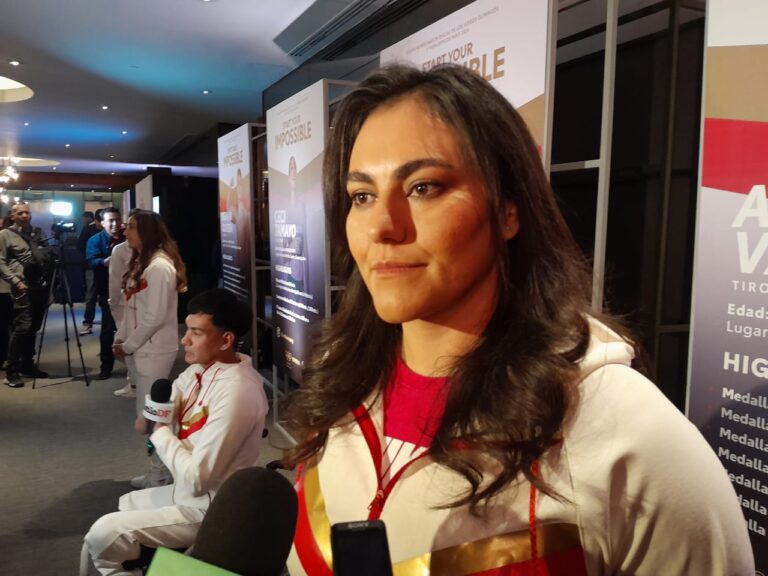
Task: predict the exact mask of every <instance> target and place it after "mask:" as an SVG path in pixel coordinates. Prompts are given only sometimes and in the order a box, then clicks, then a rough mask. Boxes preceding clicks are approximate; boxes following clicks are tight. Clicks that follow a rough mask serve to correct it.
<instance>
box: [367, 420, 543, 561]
mask: <svg viewBox="0 0 768 576" xmlns="http://www.w3.org/2000/svg"><path fill="white" fill-rule="evenodd" d="M352 413H353V414H354V416H355V420H357V424H358V426H360V430H361V431H362V433H363V438H365V443H366V444H367V445H368V451H369V452H370V453H371V457H372V458H373V465H374V468H375V470H376V496H374V498H373V501H372V502H371V504H370V505H369V506H368V510H369V513H368V520H377V519H378V518H380V517H381V513H382V512H383V510H384V504H386V502H387V498H388V497H389V495H390V494H391V493H392V490H393V489H394V487H395V484H397V482H398V481H399V480H400V478H401V477H402V475H403V473H404V472H405V471H406V470H407V469H408V468H409V467H410V466H411V465H412V464H413V463H415V462H417V461H419V460H421V459H422V458H424V456H426V455H427V454H429V450H426V451H425V452H423V453H422V454H420V455H418V456H416V458H413V459H411V460H409V461H408V462H406V463H405V464H404V465H403V467H402V468H400V470H398V471H397V473H396V474H395V475H394V476H393V477H392V479H391V480H390V481H389V483H388V484H387V485H386V486H384V485H383V484H384V474H385V473H386V471H385V472H384V473H382V471H381V466H382V460H383V453H382V450H381V441H380V440H379V434H378V433H377V431H376V427H375V426H374V424H373V420H372V418H371V414H370V412H369V410H368V408H366V407H365V406H363V405H360V406H358V407H357V408H355V410H354V411H353V412H352ZM460 449H461V448H460ZM387 469H389V468H387ZM531 472H532V473H533V475H534V477H536V478H538V477H539V475H540V471H539V461H538V460H536V461H534V462H533V464H532V465H531ZM528 536H529V538H530V546H531V561H532V562H533V571H534V576H536V575H537V574H538V565H539V551H538V544H537V542H536V487H535V486H534V485H533V484H531V490H530V497H529V501H528Z"/></svg>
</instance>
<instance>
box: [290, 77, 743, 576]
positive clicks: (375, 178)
mask: <svg viewBox="0 0 768 576" xmlns="http://www.w3.org/2000/svg"><path fill="white" fill-rule="evenodd" d="M333 124H334V129H333V131H332V133H331V137H330V141H329V143H328V147H327V149H326V156H325V166H324V188H325V202H326V210H327V218H328V224H329V230H330V235H331V242H332V246H333V249H334V256H333V257H334V259H335V260H334V264H335V265H338V266H337V269H338V270H339V271H340V273H341V275H342V277H343V280H344V281H345V284H346V291H345V293H344V295H343V298H342V300H341V303H340V306H339V309H338V311H337V312H336V314H335V315H334V316H333V318H331V319H330V320H329V321H328V322H327V323H326V324H325V325H323V326H322V329H321V330H320V332H319V333H318V335H317V338H316V340H315V342H314V348H313V355H312V357H311V358H310V360H309V362H308V367H307V369H306V370H305V374H304V383H303V385H302V387H301V388H300V389H299V390H298V392H297V393H296V394H295V397H294V399H293V401H292V403H291V406H290V412H289V414H290V418H291V423H292V425H293V427H294V429H296V430H298V432H299V436H300V443H299V445H298V446H297V447H296V448H295V449H294V450H292V451H291V452H290V453H289V454H288V455H287V458H286V459H285V460H284V462H285V463H287V464H301V469H300V473H299V480H298V485H297V486H298V490H299V496H300V504H299V506H300V513H299V521H298V528H297V532H296V539H295V541H294V550H293V552H292V556H291V559H290V565H289V568H290V570H291V574H292V575H293V576H297V575H299V574H302V573H307V574H312V575H315V574H330V573H331V572H330V568H329V566H330V561H331V558H330V554H329V546H328V544H329V543H328V528H329V526H330V525H331V524H333V523H336V522H345V521H357V520H365V519H377V518H380V519H382V520H384V522H385V524H386V529H387V534H388V537H389V547H390V553H391V557H392V562H393V563H394V564H395V566H396V568H397V571H396V573H398V574H417V573H418V574H426V573H429V572H432V573H434V574H473V573H483V574H542V575H543V574H569V575H580V574H590V575H593V574H713V575H714V574H748V573H750V570H752V571H753V570H754V568H753V567H752V560H751V552H750V545H749V540H748V537H747V532H746V528H745V524H744V518H743V516H742V514H741V511H740V508H739V505H738V502H737V500H736V496H735V493H734V490H733V488H732V487H731V484H730V482H729V479H728V477H727V476H726V474H725V472H724V470H723V468H722V466H721V465H720V463H719V462H718V460H717V457H716V456H715V454H714V453H713V452H712V450H711V449H710V448H709V446H708V445H707V444H706V442H705V440H704V439H703V437H702V436H701V435H700V434H699V432H698V431H697V430H696V429H695V428H694V427H693V426H692V425H691V424H690V423H689V422H688V421H687V420H686V419H685V417H684V416H683V415H682V414H681V413H680V412H679V411H678V410H677V409H676V408H675V407H674V406H673V405H672V404H671V403H670V402H668V401H667V400H666V398H664V396H663V395H662V394H661V392H660V391H659V390H658V389H657V388H656V387H655V386H654V385H653V384H652V383H651V382H650V381H649V380H647V379H646V378H645V377H644V376H643V375H642V374H640V373H639V372H638V371H636V370H635V369H634V368H632V362H633V358H634V357H635V351H634V346H633V343H632V340H631V339H630V338H629V337H628V335H627V334H626V333H625V331H623V330H622V329H621V328H620V327H619V326H618V323H616V322H614V321H612V320H611V319H609V318H607V317H603V316H601V315H598V314H595V313H594V312H592V311H591V309H590V304H589V297H590V274H589V269H588V265H587V263H586V262H585V259H584V258H583V256H582V255H581V253H580V251H579V249H578V248H577V246H576V244H575V242H574V240H573V238H572V236H571V234H570V232H569V230H568V228H567V226H566V224H565V222H564V220H563V218H562V216H561V214H560V211H559V209H558V207H557V203H556V200H555V197H554V195H553V193H552V191H551V189H550V187H549V184H548V182H547V178H546V175H545V173H544V171H543V169H542V163H541V159H540V157H539V155H538V153H537V150H536V146H535V144H534V142H533V140H532V138H531V136H530V135H529V133H528V131H527V129H526V127H525V125H524V123H523V121H522V119H521V118H520V116H519V115H518V114H517V112H516V111H515V110H514V109H513V107H512V106H511V105H510V104H509V103H508V102H507V101H506V100H505V99H504V98H503V97H502V96H501V95H500V94H499V93H497V92H496V91H495V90H494V89H493V88H492V87H491V86H490V85H489V84H488V83H487V82H486V81H485V80H483V79H482V78H480V77H479V76H478V75H476V74H475V73H473V72H470V71H469V70H467V69H465V68H461V67H454V66H446V67H439V68H436V69H433V70H431V71H429V72H422V71H418V70H415V69H412V68H408V67H401V66H395V67H390V68H386V69H384V70H381V71H379V72H377V73H374V74H373V75H371V76H370V77H369V78H367V79H366V80H365V81H363V82H362V83H361V84H360V85H359V86H358V87H357V88H356V89H355V90H353V91H352V92H351V93H350V94H349V95H348V96H347V97H346V98H345V99H344V101H343V102H342V104H341V106H340V109H339V111H338V113H337V115H336V116H335V119H334V123H333Z"/></svg>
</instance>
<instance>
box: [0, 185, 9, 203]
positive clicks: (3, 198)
mask: <svg viewBox="0 0 768 576" xmlns="http://www.w3.org/2000/svg"><path fill="white" fill-rule="evenodd" d="M0 190H4V188H0ZM8 200H10V198H8V194H0V202H2V203H3V204H8Z"/></svg>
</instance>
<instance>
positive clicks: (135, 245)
mask: <svg viewBox="0 0 768 576" xmlns="http://www.w3.org/2000/svg"><path fill="white" fill-rule="evenodd" d="M125 239H126V240H127V241H128V246H130V247H131V250H135V251H136V252H140V251H141V238H139V230H138V228H137V225H136V218H129V219H128V224H126V226H125Z"/></svg>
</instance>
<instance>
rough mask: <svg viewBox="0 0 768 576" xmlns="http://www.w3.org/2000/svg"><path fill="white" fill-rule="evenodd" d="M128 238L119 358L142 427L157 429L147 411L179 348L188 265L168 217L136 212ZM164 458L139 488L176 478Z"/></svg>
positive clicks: (117, 339) (139, 481)
mask: <svg viewBox="0 0 768 576" xmlns="http://www.w3.org/2000/svg"><path fill="white" fill-rule="evenodd" d="M125 238H126V241H127V242H128V245H129V246H130V248H131V251H132V254H131V260H130V263H129V265H128V271H127V272H126V273H125V276H124V277H123V291H124V292H125V300H126V302H125V310H124V316H123V321H122V322H121V324H120V328H119V329H118V331H117V334H116V335H115V344H114V347H113V350H114V353H115V356H116V357H118V358H125V364H126V366H127V368H128V376H129V378H130V381H131V382H132V383H133V384H134V385H135V386H136V415H137V417H136V431H137V432H140V433H143V434H146V433H149V432H151V429H150V426H149V423H148V421H147V420H146V419H145V418H144V416H143V415H142V413H143V410H144V399H145V397H146V395H147V394H149V393H150V390H151V386H152V383H153V382H154V381H155V380H157V379H159V378H168V376H169V375H170V373H171V368H172V367H173V362H174V360H175V359H176V354H177V353H178V350H179V329H178V325H179V322H178V317H177V305H178V293H179V292H185V291H186V290H187V276H186V267H185V266H184V262H183V261H182V259H181V256H180V255H179V249H178V247H177V245H176V241H175V240H174V239H173V238H172V237H171V235H170V233H169V232H168V228H167V227H166V225H165V222H163V220H162V218H160V216H159V215H158V214H155V213H154V212H149V211H144V210H135V211H133V212H131V214H130V216H129V218H128V224H127V225H126V228H125ZM171 481H172V479H171V478H170V475H169V474H168V473H167V470H166V469H165V467H163V466H161V463H160V462H159V461H157V462H153V463H152V464H151V465H150V474H145V475H143V476H138V477H136V478H134V479H132V480H131V485H133V486H134V488H148V487H150V486H158V485H162V484H164V483H169V482H171Z"/></svg>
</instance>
